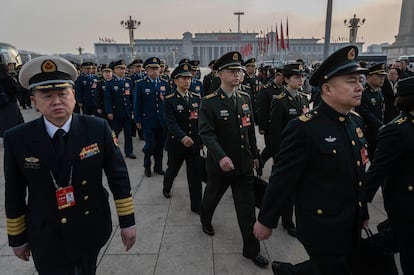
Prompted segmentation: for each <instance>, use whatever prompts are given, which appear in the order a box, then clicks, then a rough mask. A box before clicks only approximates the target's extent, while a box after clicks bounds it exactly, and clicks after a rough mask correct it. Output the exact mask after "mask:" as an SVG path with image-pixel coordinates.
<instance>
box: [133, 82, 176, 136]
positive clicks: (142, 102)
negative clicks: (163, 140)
mask: <svg viewBox="0 0 414 275" xmlns="http://www.w3.org/2000/svg"><path fill="white" fill-rule="evenodd" d="M169 93H170V86H169V84H168V82H167V81H165V80H163V79H161V78H157V79H156V80H154V81H152V80H151V79H150V78H149V77H148V76H146V77H144V79H142V80H138V82H136V85H135V92H134V97H135V98H134V115H135V123H141V124H142V127H143V128H147V129H151V128H164V127H165V123H164V109H163V108H164V107H163V106H164V97H165V96H166V95H167V94H169Z"/></svg>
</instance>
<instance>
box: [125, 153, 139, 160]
mask: <svg viewBox="0 0 414 275" xmlns="http://www.w3.org/2000/svg"><path fill="white" fill-rule="evenodd" d="M126 157H127V158H130V159H136V158H137V156H135V155H134V154H128V155H126Z"/></svg>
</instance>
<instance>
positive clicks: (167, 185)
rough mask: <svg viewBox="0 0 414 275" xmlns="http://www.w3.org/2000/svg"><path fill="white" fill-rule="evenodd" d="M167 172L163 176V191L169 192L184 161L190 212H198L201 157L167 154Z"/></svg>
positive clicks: (200, 189) (200, 187)
mask: <svg viewBox="0 0 414 275" xmlns="http://www.w3.org/2000/svg"><path fill="white" fill-rule="evenodd" d="M167 154H168V162H167V166H168V167H167V171H166V172H165V176H164V184H163V191H165V192H170V191H171V187H172V185H173V182H174V179H175V177H176V176H177V174H178V171H180V168H181V166H182V165H183V162H184V161H185V164H186V168H187V169H186V170H187V183H188V190H189V191H190V202H191V210H193V211H196V212H198V211H199V210H200V203H201V192H202V186H201V159H200V158H201V157H200V153H199V152H198V151H197V153H193V154H178V153H175V152H170V151H168V152H167Z"/></svg>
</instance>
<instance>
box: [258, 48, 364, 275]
mask: <svg viewBox="0 0 414 275" xmlns="http://www.w3.org/2000/svg"><path fill="white" fill-rule="evenodd" d="M357 54H358V49H357V47H355V46H347V47H344V48H342V49H340V50H338V51H337V52H335V53H333V54H332V55H331V56H330V57H328V58H327V59H326V60H325V61H324V63H322V65H321V66H320V67H319V69H318V70H317V71H315V73H314V74H313V75H312V77H311V84H312V85H318V86H321V87H324V86H323V85H325V83H327V82H328V84H327V85H331V83H330V82H329V80H331V78H335V77H337V79H336V80H337V81H338V82H339V83H341V85H348V86H346V88H347V89H348V87H353V89H354V93H356V94H358V93H359V94H360V93H361V92H362V87H361V86H360V84H359V83H358V82H357V81H358V80H357V79H358V75H359V74H360V73H364V72H366V70H365V69H363V68H361V67H359V65H358V64H357V62H356V61H355V58H356V56H357ZM346 75H351V76H350V77H351V78H350V79H352V80H354V82H355V85H354V82H353V83H351V84H348V83H349V79H348V78H341V77H342V76H346ZM347 81H348V82H347ZM328 88H329V87H328ZM328 88H327V89H326V90H327V92H329V91H328ZM330 89H334V88H332V85H331V87H330ZM343 90H344V89H342V88H336V87H335V90H334V92H332V93H344V91H343ZM323 92H324V91H323ZM346 92H348V91H346ZM322 95H323V94H322ZM342 96H343V95H336V97H337V98H336V100H339V99H338V98H340V97H342ZM344 96H345V95H344ZM346 96H348V97H350V96H349V94H348V95H346ZM322 99H323V100H322V102H321V103H320V105H319V106H318V107H317V108H315V109H313V110H312V111H310V112H309V113H307V114H305V115H302V116H300V117H298V118H296V119H293V120H290V121H289V122H288V124H287V126H286V127H285V129H284V131H283V134H282V141H281V144H280V151H279V153H278V155H277V157H276V162H275V165H274V166H273V169H272V175H271V177H270V179H269V185H268V186H267V190H266V193H265V195H264V198H263V202H262V206H261V211H260V213H259V216H258V221H259V222H260V223H261V224H262V225H265V226H266V227H268V228H272V227H276V226H277V219H276V217H279V216H280V215H281V214H282V212H283V211H284V208H285V205H286V203H288V202H289V201H290V200H291V198H292V196H293V198H294V203H295V217H296V227H297V228H296V230H297V237H298V239H299V241H300V242H301V243H302V244H303V246H304V248H305V249H306V251H307V253H308V255H309V257H310V262H306V263H307V264H306V265H304V263H302V265H301V266H302V267H303V268H304V269H306V271H304V272H303V273H300V274H318V275H328V274H329V275H331V274H336V275H339V274H341V275H345V274H347V275H349V274H351V270H350V269H351V266H350V264H349V261H350V259H351V258H352V255H353V253H354V252H355V249H356V248H357V242H358V240H359V238H360V234H361V226H362V220H363V219H364V218H366V216H365V214H366V212H365V211H366V208H364V204H363V203H362V200H363V188H362V187H363V184H364V183H363V181H364V173H365V167H366V164H367V163H368V152H367V142H366V139H365V136H364V133H363V131H362V129H363V121H362V119H361V118H360V117H359V115H358V114H357V113H354V112H352V111H350V110H351V109H352V106H353V105H354V104H355V105H356V104H357V102H352V103H348V104H347V105H346V109H347V110H348V111H343V110H340V111H341V112H339V111H338V110H336V109H334V106H331V105H334V104H332V102H331V101H330V100H331V98H329V95H327V96H326V99H327V101H326V102H325V101H324V97H322ZM332 101H333V100H332ZM328 102H330V104H331V105H329V104H328ZM272 268H273V269H274V270H275V272H277V274H279V273H280V274H284V273H282V272H288V273H286V274H295V269H296V268H299V265H295V266H294V267H292V265H291V264H288V263H278V262H276V263H275V262H274V263H273V265H272ZM289 272H290V273H289Z"/></svg>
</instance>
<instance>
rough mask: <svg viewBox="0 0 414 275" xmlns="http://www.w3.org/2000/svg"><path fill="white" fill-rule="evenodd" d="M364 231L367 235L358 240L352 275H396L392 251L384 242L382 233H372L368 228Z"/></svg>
mask: <svg viewBox="0 0 414 275" xmlns="http://www.w3.org/2000/svg"><path fill="white" fill-rule="evenodd" d="M364 231H365V233H366V235H367V237H366V238H361V240H360V244H359V247H358V250H357V253H356V255H355V258H354V261H353V268H352V269H353V272H352V275H367V274H375V275H398V270H397V266H396V264H395V259H394V252H393V251H392V250H391V249H390V248H389V247H387V245H386V243H384V236H382V233H376V234H372V232H371V230H370V229H364Z"/></svg>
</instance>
